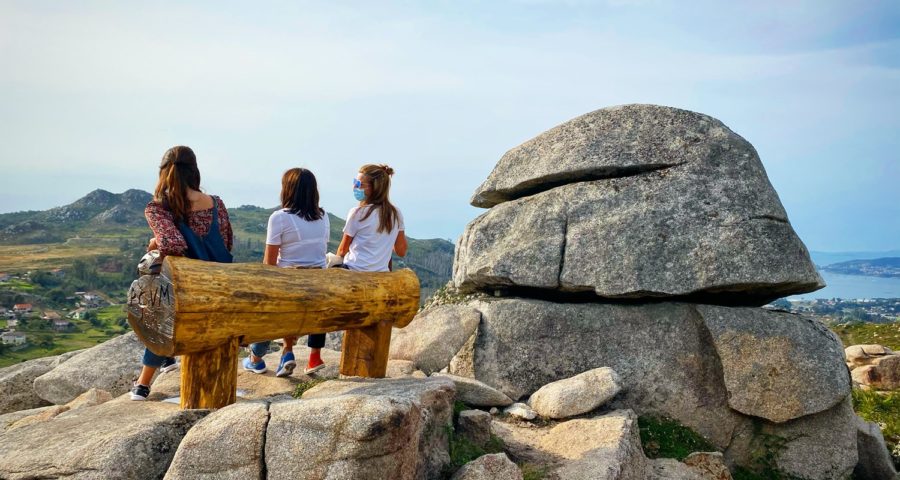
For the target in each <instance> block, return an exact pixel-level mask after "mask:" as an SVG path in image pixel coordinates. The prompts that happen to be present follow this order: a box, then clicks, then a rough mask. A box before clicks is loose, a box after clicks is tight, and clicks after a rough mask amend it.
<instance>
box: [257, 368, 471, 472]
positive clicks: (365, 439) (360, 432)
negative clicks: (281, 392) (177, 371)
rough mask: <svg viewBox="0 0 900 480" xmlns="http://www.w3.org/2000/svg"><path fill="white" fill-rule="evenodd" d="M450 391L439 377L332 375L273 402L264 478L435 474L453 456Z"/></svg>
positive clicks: (449, 386)
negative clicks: (295, 397)
mask: <svg viewBox="0 0 900 480" xmlns="http://www.w3.org/2000/svg"><path fill="white" fill-rule="evenodd" d="M453 393H454V391H453V382H451V381H450V380H447V379H444V378H426V379H384V380H331V381H328V382H325V383H322V384H320V385H318V386H316V387H314V388H312V389H310V390H308V391H307V392H306V393H304V395H303V399H301V400H297V401H290V402H281V403H273V404H272V405H271V406H270V419H269V424H268V427H267V430H266V446H265V459H266V471H267V472H268V478H270V479H278V478H285V479H318V478H331V479H362V480H365V479H373V480H374V479H383V478H391V479H398V480H403V479H414V478H415V479H417V478H435V477H437V476H439V474H440V471H441V469H442V468H443V467H444V465H446V464H447V463H449V460H450V458H449V453H448V451H447V449H448V445H447V430H448V427H449V426H450V421H451V415H452V408H451V405H452V401H453ZM272 439H277V441H273V440H272Z"/></svg>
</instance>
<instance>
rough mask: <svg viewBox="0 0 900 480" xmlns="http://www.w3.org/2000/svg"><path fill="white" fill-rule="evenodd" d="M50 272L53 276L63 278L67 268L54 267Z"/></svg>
mask: <svg viewBox="0 0 900 480" xmlns="http://www.w3.org/2000/svg"><path fill="white" fill-rule="evenodd" d="M50 273H52V274H53V276H54V277H57V278H63V277H65V276H66V272H65V270H63V269H61V268H54V269H53V270H50Z"/></svg>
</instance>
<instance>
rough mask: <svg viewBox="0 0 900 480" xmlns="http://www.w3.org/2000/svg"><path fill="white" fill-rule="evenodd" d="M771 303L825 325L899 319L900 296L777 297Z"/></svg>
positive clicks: (886, 321)
mask: <svg viewBox="0 0 900 480" xmlns="http://www.w3.org/2000/svg"><path fill="white" fill-rule="evenodd" d="M770 306H773V307H776V308H780V309H782V310H787V311H790V312H794V313H802V314H804V315H809V316H812V317H816V318H818V319H819V320H821V321H822V322H824V323H825V324H826V325H835V324H839V323H849V322H867V323H892V322H900V298H860V299H843V298H830V299H818V300H794V301H788V300H786V299H779V300H777V301H775V302H773V303H772V304H771V305H770Z"/></svg>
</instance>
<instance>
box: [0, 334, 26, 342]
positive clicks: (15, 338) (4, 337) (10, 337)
mask: <svg viewBox="0 0 900 480" xmlns="http://www.w3.org/2000/svg"><path fill="white" fill-rule="evenodd" d="M26 341H27V338H26V336H25V334H24V333H21V332H6V333H3V334H0V343H3V344H4V345H25V342H26Z"/></svg>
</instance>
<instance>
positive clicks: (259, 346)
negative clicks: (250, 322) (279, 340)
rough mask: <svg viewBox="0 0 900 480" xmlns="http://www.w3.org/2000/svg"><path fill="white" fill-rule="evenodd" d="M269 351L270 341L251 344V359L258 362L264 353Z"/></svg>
mask: <svg viewBox="0 0 900 480" xmlns="http://www.w3.org/2000/svg"><path fill="white" fill-rule="evenodd" d="M267 353H269V341H268V340H267V341H265V342H259V343H251V344H250V361H251V362H253V363H257V362H259V361H260V360H262V357H263V355H265V354H267Z"/></svg>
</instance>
